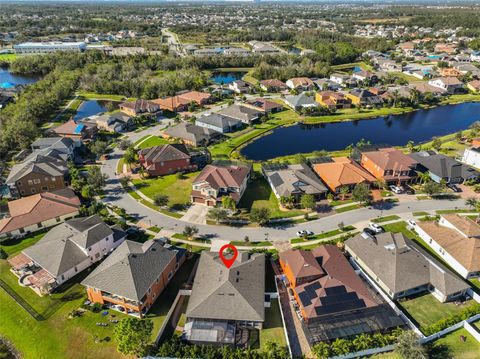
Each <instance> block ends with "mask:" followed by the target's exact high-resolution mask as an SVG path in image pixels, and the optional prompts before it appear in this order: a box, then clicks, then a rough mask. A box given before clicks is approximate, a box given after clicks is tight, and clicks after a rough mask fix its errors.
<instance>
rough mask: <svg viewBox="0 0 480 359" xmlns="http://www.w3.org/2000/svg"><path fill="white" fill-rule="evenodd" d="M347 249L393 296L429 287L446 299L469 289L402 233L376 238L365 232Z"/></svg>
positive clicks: (354, 238) (353, 239) (349, 241)
mask: <svg viewBox="0 0 480 359" xmlns="http://www.w3.org/2000/svg"><path fill="white" fill-rule="evenodd" d="M345 246H346V248H347V250H348V251H349V252H350V253H352V255H355V256H358V257H359V258H360V260H361V261H362V262H363V263H365V265H366V266H368V268H369V269H370V270H371V271H372V272H373V273H374V274H375V275H376V276H377V277H378V278H379V279H380V280H381V281H382V282H383V283H384V284H385V286H387V288H388V289H389V290H391V291H392V292H393V293H399V292H403V291H407V290H410V289H412V288H416V287H421V286H425V285H428V284H431V285H433V286H434V287H435V288H436V289H438V290H439V291H440V292H441V293H442V294H444V295H446V296H447V295H450V294H454V293H457V292H459V291H462V290H465V289H468V288H469V286H468V285H467V284H466V283H465V282H463V281H462V280H461V279H460V278H458V277H457V276H456V275H455V274H453V273H452V272H451V271H450V270H448V269H447V268H446V267H444V266H443V265H441V264H440V263H439V262H437V261H436V260H435V259H434V258H432V257H430V256H429V255H428V254H427V253H426V252H425V251H424V250H423V249H421V248H420V247H418V246H416V245H415V244H414V243H413V242H412V241H411V240H410V239H408V238H406V237H405V236H404V235H403V234H402V233H391V232H386V233H381V234H378V235H376V236H375V237H371V236H369V235H366V234H363V233H362V234H359V235H357V236H355V237H353V238H351V239H349V240H347V241H346V242H345Z"/></svg>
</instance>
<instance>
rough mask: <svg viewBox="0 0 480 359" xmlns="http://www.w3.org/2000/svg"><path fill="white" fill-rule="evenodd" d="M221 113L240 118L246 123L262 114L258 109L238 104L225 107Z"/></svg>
mask: <svg viewBox="0 0 480 359" xmlns="http://www.w3.org/2000/svg"><path fill="white" fill-rule="evenodd" d="M219 114H220V115H223V116H226V117H230V118H233V119H237V120H240V121H242V122H244V123H249V122H251V121H254V120H256V119H257V118H258V117H259V116H260V115H261V113H260V112H259V111H258V110H254V109H252V108H249V107H246V106H242V105H237V104H235V105H232V106H229V107H226V108H224V109H223V110H221V111H220V112H219Z"/></svg>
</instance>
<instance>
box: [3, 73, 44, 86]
mask: <svg viewBox="0 0 480 359" xmlns="http://www.w3.org/2000/svg"><path fill="white" fill-rule="evenodd" d="M39 79H40V76H24V75H17V74H13V73H11V72H10V71H9V70H7V69H2V68H0V88H2V89H9V88H13V87H15V86H16V85H28V84H32V83H34V82H37V81H38V80H39Z"/></svg>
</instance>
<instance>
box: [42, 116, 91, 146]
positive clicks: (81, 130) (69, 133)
mask: <svg viewBox="0 0 480 359" xmlns="http://www.w3.org/2000/svg"><path fill="white" fill-rule="evenodd" d="M51 131H52V132H53V133H54V134H56V135H57V136H60V137H68V138H71V139H72V140H73V142H74V144H75V147H80V146H81V145H82V142H83V141H88V140H92V139H93V138H94V137H95V135H96V134H97V126H96V125H93V124H89V123H88V122H87V123H77V122H76V121H75V120H74V119H71V120H68V121H67V122H65V123H63V124H61V125H59V126H58V127H55V128H53V129H52V130H51Z"/></svg>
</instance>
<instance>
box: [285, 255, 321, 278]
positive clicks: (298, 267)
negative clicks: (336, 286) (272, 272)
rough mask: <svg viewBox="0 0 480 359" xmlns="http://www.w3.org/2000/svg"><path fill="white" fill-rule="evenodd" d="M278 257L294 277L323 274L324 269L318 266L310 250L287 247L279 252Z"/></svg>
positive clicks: (319, 275)
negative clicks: (286, 249)
mask: <svg viewBox="0 0 480 359" xmlns="http://www.w3.org/2000/svg"><path fill="white" fill-rule="evenodd" d="M279 258H280V260H281V261H282V262H284V263H285V264H286V265H287V266H288V268H289V269H290V271H291V272H292V274H293V276H295V278H296V279H299V278H303V277H312V276H318V277H321V276H323V275H325V271H324V270H323V269H322V267H320V264H319V263H318V262H317V260H316V258H315V255H314V254H313V252H312V251H303V250H297V249H289V250H288V251H285V252H281V253H280V254H279Z"/></svg>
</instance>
